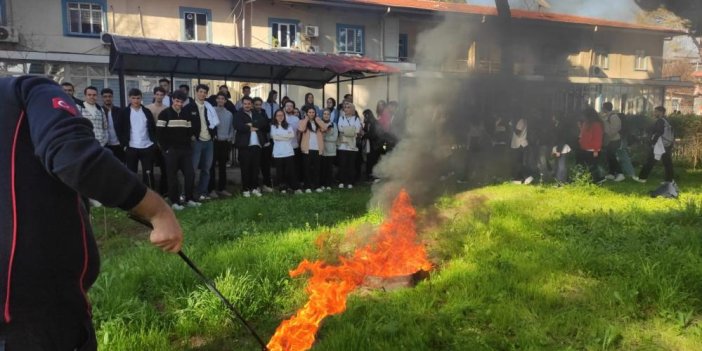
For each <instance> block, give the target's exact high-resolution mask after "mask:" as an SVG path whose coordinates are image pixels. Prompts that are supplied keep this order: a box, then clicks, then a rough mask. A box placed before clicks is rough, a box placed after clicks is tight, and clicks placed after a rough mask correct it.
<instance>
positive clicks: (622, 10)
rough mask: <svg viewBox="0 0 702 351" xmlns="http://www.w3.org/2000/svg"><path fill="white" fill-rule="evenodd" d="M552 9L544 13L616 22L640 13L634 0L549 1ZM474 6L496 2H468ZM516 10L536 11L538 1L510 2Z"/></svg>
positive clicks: (468, 0)
mask: <svg viewBox="0 0 702 351" xmlns="http://www.w3.org/2000/svg"><path fill="white" fill-rule="evenodd" d="M547 1H548V3H549V4H550V5H551V8H550V9H543V11H547V12H554V13H565V14H570V15H576V16H583V17H596V18H605V19H609V20H614V21H624V22H631V21H633V20H635V19H636V15H637V14H638V13H639V12H640V9H639V7H638V5H636V3H635V2H634V0H614V1H610V0H547ZM466 3H469V4H472V5H483V6H492V7H494V6H495V1H494V0H466ZM509 4H510V6H511V7H512V8H515V9H526V10H536V9H537V8H538V7H537V5H536V0H510V1H509Z"/></svg>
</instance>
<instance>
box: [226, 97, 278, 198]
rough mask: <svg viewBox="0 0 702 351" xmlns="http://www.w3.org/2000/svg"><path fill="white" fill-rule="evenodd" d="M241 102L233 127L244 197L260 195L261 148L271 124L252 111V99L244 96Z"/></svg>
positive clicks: (262, 116)
mask: <svg viewBox="0 0 702 351" xmlns="http://www.w3.org/2000/svg"><path fill="white" fill-rule="evenodd" d="M241 103H242V109H241V110H239V111H238V112H237V113H236V115H235V116H234V129H236V134H235V137H234V139H235V141H234V146H236V147H237V148H238V149H239V166H240V167H241V182H242V186H243V195H244V197H250V196H251V195H255V196H261V195H262V194H261V191H260V190H259V189H258V186H259V182H258V172H259V169H260V164H261V150H262V148H263V146H264V145H266V143H267V142H268V133H269V132H270V130H271V126H270V122H269V120H268V118H267V117H266V116H265V115H264V114H259V113H254V111H253V99H251V98H250V97H248V96H245V97H244V98H242V100H241Z"/></svg>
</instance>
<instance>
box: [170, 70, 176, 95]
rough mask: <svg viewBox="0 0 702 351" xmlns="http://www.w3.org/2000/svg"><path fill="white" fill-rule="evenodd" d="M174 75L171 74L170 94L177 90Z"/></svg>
mask: <svg viewBox="0 0 702 351" xmlns="http://www.w3.org/2000/svg"><path fill="white" fill-rule="evenodd" d="M173 75H174V72H171V91H169V93H172V92H174V91H175V90H176V86H175V80H174V78H173Z"/></svg>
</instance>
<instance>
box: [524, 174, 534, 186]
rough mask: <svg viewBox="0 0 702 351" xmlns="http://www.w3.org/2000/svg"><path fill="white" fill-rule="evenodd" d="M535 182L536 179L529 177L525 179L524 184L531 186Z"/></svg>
mask: <svg viewBox="0 0 702 351" xmlns="http://www.w3.org/2000/svg"><path fill="white" fill-rule="evenodd" d="M533 181H534V177H532V176H528V177H527V178H526V179H524V184H526V185H529V184H531V182H533Z"/></svg>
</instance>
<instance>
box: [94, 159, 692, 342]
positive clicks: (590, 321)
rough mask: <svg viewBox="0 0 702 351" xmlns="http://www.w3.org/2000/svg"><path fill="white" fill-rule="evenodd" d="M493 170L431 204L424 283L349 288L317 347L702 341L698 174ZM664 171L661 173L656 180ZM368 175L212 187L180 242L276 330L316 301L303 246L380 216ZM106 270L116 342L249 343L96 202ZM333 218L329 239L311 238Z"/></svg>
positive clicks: (261, 325)
mask: <svg viewBox="0 0 702 351" xmlns="http://www.w3.org/2000/svg"><path fill="white" fill-rule="evenodd" d="M700 176H702V174H701V173H694V172H687V173H685V174H682V175H681V180H680V181H679V184H680V187H681V191H682V196H681V198H680V199H678V200H665V199H650V198H648V197H647V194H646V191H647V190H650V189H651V188H653V187H655V183H654V184H646V185H641V184H638V183H633V182H632V183H629V182H625V183H622V184H606V185H605V186H602V187H595V186H587V185H580V186H567V187H564V188H551V187H549V186H519V185H511V184H504V185H495V186H489V187H484V188H480V189H475V190H472V191H467V192H459V193H456V194H454V195H449V194H447V195H445V196H443V197H442V198H440V199H438V200H437V202H436V204H435V205H434V206H433V207H431V208H424V209H420V213H422V214H423V216H422V220H421V221H420V228H422V233H421V235H422V237H423V239H424V240H425V241H426V242H427V243H428V246H429V252H430V255H431V257H432V260H433V261H434V262H435V263H436V264H437V267H436V269H435V270H434V271H433V272H432V274H431V276H430V278H429V279H426V280H424V281H422V282H421V283H420V284H419V285H417V286H416V287H415V288H412V289H402V290H397V291H393V292H375V293H372V294H370V295H353V296H352V297H351V299H350V301H349V304H348V310H347V311H346V312H345V313H343V314H341V315H337V316H332V317H329V318H328V319H326V320H325V321H324V322H323V324H322V327H321V329H320V331H319V333H318V341H317V343H316V344H315V347H314V348H313V349H314V350H330V351H331V350H333V351H339V350H702V301H701V300H700V297H701V296H702V231H701V230H700V228H701V227H702V181H701V180H699V179H700ZM653 180H654V179H652V181H653ZM369 198H370V194H368V189H367V188H358V189H354V190H353V191H343V192H342V191H338V190H336V191H334V192H332V193H325V194H321V195H319V194H313V195H299V196H294V197H293V196H287V197H286V196H264V197H263V198H258V199H243V198H235V199H229V200H221V201H214V202H211V203H208V204H205V205H204V206H203V207H201V208H199V209H194V210H186V211H183V212H182V213H180V214H179V218H180V220H181V221H182V224H183V228H184V230H185V233H186V243H185V247H184V251H185V252H186V253H187V254H188V255H189V256H190V257H191V258H192V259H193V260H194V261H195V262H196V263H197V264H199V265H200V266H201V267H200V268H201V269H202V270H203V271H204V272H205V273H206V274H207V275H209V276H210V277H212V278H214V279H215V281H216V283H217V285H218V287H219V288H220V290H222V291H223V293H224V294H225V295H226V296H228V297H229V298H230V299H231V300H232V301H233V302H234V303H235V304H236V305H237V307H238V308H240V309H241V311H242V312H243V314H244V315H245V317H246V318H248V319H249V320H250V321H251V322H252V324H254V325H255V326H256V327H257V329H258V330H259V332H260V334H262V336H263V338H264V339H266V340H268V338H269V337H270V336H271V335H272V333H273V332H274V330H275V327H276V326H277V325H278V323H279V322H280V321H282V320H283V319H285V318H288V317H289V316H290V315H291V314H292V313H294V311H295V310H296V309H297V308H299V307H301V306H302V304H303V303H304V302H305V299H306V295H305V294H304V279H291V278H289V276H288V271H289V270H290V269H292V268H295V267H296V266H297V264H298V262H299V261H300V260H301V259H303V258H311V259H314V258H318V257H325V258H333V257H334V255H335V253H336V252H338V251H339V250H341V251H347V250H348V247H346V246H345V244H344V242H343V240H340V239H339V238H342V237H343V236H344V235H345V234H346V233H347V231H348V230H350V229H351V228H356V227H359V228H364V227H365V226H367V225H366V223H379V222H380V221H381V216H380V214H379V213H378V212H376V211H370V212H369V211H367V210H366V205H367V202H368V200H369ZM93 225H94V227H95V231H96V233H97V237H98V240H99V242H100V246H101V250H102V259H103V263H102V273H101V275H100V278H99V279H98V281H97V283H96V285H95V287H94V288H93V289H92V290H91V292H90V297H91V299H92V302H93V304H94V314H95V322H96V327H97V330H98V338H99V340H100V345H101V348H102V349H105V350H253V349H256V347H257V346H256V344H255V342H254V341H253V338H251V337H250V336H249V335H248V334H247V333H246V331H245V330H244V329H243V327H241V326H240V325H238V324H234V323H232V322H231V321H229V320H228V315H227V311H226V310H225V309H224V307H223V306H222V305H221V304H220V302H219V301H218V300H217V298H216V297H215V296H214V295H212V294H211V293H210V292H209V291H208V290H206V288H204V287H203V286H201V285H200V284H199V283H198V281H197V279H196V277H195V276H194V275H193V274H192V272H190V271H189V269H188V268H187V266H186V265H185V264H184V263H183V262H182V261H180V260H179V259H178V258H177V257H176V256H174V255H167V254H164V253H161V252H160V251H158V250H156V249H154V248H152V247H151V246H150V245H149V244H147V240H146V239H147V237H146V232H145V231H144V230H143V229H142V228H140V227H139V226H138V225H137V224H134V223H130V222H129V221H128V220H126V219H125V218H124V216H123V214H122V213H119V212H117V211H111V210H107V211H105V212H103V210H102V209H98V210H96V211H94V213H93ZM320 233H328V234H327V236H326V240H325V244H326V245H325V246H324V247H323V248H322V249H321V250H320V249H319V248H318V246H317V245H316V244H315V239H316V238H317V237H318V235H319V234H320Z"/></svg>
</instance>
